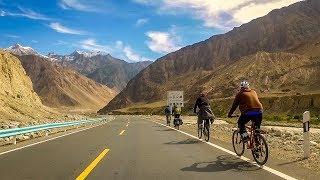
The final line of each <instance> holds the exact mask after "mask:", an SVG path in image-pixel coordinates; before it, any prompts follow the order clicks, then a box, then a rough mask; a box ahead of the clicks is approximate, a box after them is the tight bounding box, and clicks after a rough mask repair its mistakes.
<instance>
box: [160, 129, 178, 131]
mask: <svg viewBox="0 0 320 180" xmlns="http://www.w3.org/2000/svg"><path fill="white" fill-rule="evenodd" d="M157 131H175V130H174V129H159V130H157Z"/></svg>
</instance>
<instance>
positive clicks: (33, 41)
mask: <svg viewBox="0 0 320 180" xmlns="http://www.w3.org/2000/svg"><path fill="white" fill-rule="evenodd" d="M31 42H32V43H38V42H39V41H37V40H34V39H33V40H31Z"/></svg>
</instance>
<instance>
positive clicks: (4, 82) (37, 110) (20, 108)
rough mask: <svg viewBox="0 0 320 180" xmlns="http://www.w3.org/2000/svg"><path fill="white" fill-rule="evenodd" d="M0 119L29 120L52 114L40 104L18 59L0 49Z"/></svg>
mask: <svg viewBox="0 0 320 180" xmlns="http://www.w3.org/2000/svg"><path fill="white" fill-rule="evenodd" d="M0 84H1V88H0V121H10V120H13V121H31V120H34V119H41V118H48V117H49V116H54V113H53V112H52V111H51V110H49V108H47V107H45V106H43V105H42V103H41V100H40V98H39V97H38V95H37V94H36V93H35V91H34V90H33V88H32V82H31V80H30V78H29V77H28V76H27V75H26V72H25V70H24V69H23V67H22V66H21V63H20V61H19V60H18V59H17V58H16V57H15V56H13V55H11V54H10V53H7V52H4V51H2V50H0Z"/></svg>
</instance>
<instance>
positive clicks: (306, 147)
mask: <svg viewBox="0 0 320 180" xmlns="http://www.w3.org/2000/svg"><path fill="white" fill-rule="evenodd" d="M309 130H310V112H309V111H306V112H304V113H303V152H304V155H303V157H304V158H309V156H310V132H309Z"/></svg>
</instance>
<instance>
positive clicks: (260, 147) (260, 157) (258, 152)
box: [251, 134, 269, 166]
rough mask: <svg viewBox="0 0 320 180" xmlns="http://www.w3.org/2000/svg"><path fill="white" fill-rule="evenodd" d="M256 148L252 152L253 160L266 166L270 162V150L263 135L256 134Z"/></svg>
mask: <svg viewBox="0 0 320 180" xmlns="http://www.w3.org/2000/svg"><path fill="white" fill-rule="evenodd" d="M255 136H256V139H255V140H254V141H255V144H254V146H255V148H253V149H252V150H251V152H252V156H253V159H254V160H255V161H256V162H257V164H259V165H260V166H262V165H264V164H265V163H266V162H267V161H268V157H269V149H268V144H267V141H266V139H265V138H264V137H263V136H262V135H261V134H256V135H255Z"/></svg>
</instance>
